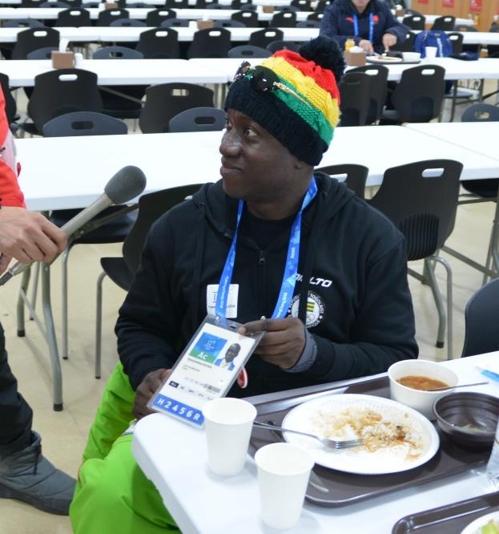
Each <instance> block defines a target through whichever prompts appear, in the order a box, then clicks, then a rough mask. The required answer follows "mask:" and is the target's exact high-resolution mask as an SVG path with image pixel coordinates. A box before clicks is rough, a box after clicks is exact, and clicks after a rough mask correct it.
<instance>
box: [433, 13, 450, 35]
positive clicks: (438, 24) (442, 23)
mask: <svg viewBox="0 0 499 534" xmlns="http://www.w3.org/2000/svg"><path fill="white" fill-rule="evenodd" d="M455 24H456V17H453V16H451V15H444V16H441V17H437V18H436V19H435V20H434V22H433V24H432V26H431V29H432V30H441V31H445V32H451V31H452V30H453V29H454V26H455Z"/></svg>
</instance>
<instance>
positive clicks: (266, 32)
mask: <svg viewBox="0 0 499 534" xmlns="http://www.w3.org/2000/svg"><path fill="white" fill-rule="evenodd" d="M282 40H284V32H283V31H282V30H280V29H279V28H271V27H270V26H269V27H268V28H262V29H261V30H255V31H254V32H251V33H250V36H249V39H248V44H250V45H253V46H259V47H260V48H267V45H269V44H270V43H272V42H273V41H282Z"/></svg>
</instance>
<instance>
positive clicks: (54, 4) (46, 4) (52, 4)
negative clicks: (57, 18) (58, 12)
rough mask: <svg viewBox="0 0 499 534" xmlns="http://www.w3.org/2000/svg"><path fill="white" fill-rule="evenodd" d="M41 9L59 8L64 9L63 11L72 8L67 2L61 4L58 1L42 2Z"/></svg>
mask: <svg viewBox="0 0 499 534" xmlns="http://www.w3.org/2000/svg"><path fill="white" fill-rule="evenodd" d="M40 7H44V8H47V7H57V8H63V9H68V8H70V7H71V6H70V5H69V4H68V3H67V2H60V1H57V2H52V1H51V2H48V1H47V2H42V3H41V4H40Z"/></svg>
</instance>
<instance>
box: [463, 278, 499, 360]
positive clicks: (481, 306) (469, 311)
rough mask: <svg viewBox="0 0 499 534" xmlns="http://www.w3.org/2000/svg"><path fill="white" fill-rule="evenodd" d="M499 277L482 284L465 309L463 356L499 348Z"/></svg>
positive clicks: (493, 350)
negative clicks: (498, 319)
mask: <svg viewBox="0 0 499 534" xmlns="http://www.w3.org/2000/svg"><path fill="white" fill-rule="evenodd" d="M498 315H499V278H495V279H494V280H492V281H490V282H489V283H488V284H486V285H484V286H482V287H481V288H480V289H479V290H478V291H477V292H476V293H475V294H474V295H473V296H472V297H471V298H470V300H469V301H468V303H467V304H466V308H465V310H464V345H463V352H462V354H461V358H464V357H466V356H474V355H476V354H485V353H487V352H495V351H497V350H499V335H497V316H498Z"/></svg>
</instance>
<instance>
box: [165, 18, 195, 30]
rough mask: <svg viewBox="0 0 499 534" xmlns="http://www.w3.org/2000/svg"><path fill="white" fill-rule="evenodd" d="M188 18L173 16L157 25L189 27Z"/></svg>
mask: <svg viewBox="0 0 499 534" xmlns="http://www.w3.org/2000/svg"><path fill="white" fill-rule="evenodd" d="M189 22H190V21H189V20H188V19H178V18H176V17H173V18H171V19H166V20H164V21H163V22H162V23H161V24H160V25H159V27H160V28H188V27H189Z"/></svg>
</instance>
